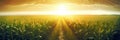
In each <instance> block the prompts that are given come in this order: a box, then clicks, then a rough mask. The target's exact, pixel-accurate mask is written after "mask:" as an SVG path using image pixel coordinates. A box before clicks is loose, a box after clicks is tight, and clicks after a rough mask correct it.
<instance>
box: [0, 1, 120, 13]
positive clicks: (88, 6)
mask: <svg viewBox="0 0 120 40" xmlns="http://www.w3.org/2000/svg"><path fill="white" fill-rule="evenodd" d="M58 4H66V5H68V6H71V8H70V9H72V10H110V11H120V0H0V12H8V11H47V10H54V8H55V7H56V5H58Z"/></svg>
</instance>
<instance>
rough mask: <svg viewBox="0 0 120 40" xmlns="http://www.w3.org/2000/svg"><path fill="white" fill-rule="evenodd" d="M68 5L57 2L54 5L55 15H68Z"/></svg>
mask: <svg viewBox="0 0 120 40" xmlns="http://www.w3.org/2000/svg"><path fill="white" fill-rule="evenodd" d="M68 8H69V6H67V5H65V4H59V5H57V7H56V10H55V14H56V15H69V10H68Z"/></svg>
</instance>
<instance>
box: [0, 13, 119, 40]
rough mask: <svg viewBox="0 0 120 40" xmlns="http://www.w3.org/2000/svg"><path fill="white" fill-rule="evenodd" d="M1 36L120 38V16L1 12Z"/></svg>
mask: <svg viewBox="0 0 120 40" xmlns="http://www.w3.org/2000/svg"><path fill="white" fill-rule="evenodd" d="M0 40H120V16H117V15H100V16H98V15H97V16H95V15H92V16H82V15H75V16H72V17H69V16H65V17H61V16H50V15H41V16H0Z"/></svg>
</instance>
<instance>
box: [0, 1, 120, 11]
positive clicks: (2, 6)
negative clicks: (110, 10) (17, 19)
mask: <svg viewBox="0 0 120 40" xmlns="http://www.w3.org/2000/svg"><path fill="white" fill-rule="evenodd" d="M60 2H70V3H76V4H87V5H89V4H90V5H91V4H104V5H110V6H113V7H114V8H116V9H120V0H0V11H1V10H6V9H7V10H8V9H10V7H11V6H16V5H17V6H18V5H23V4H48V5H49V4H55V3H60ZM18 8H19V7H18ZM21 8H22V7H21ZM16 9H17V8H16Z"/></svg>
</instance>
